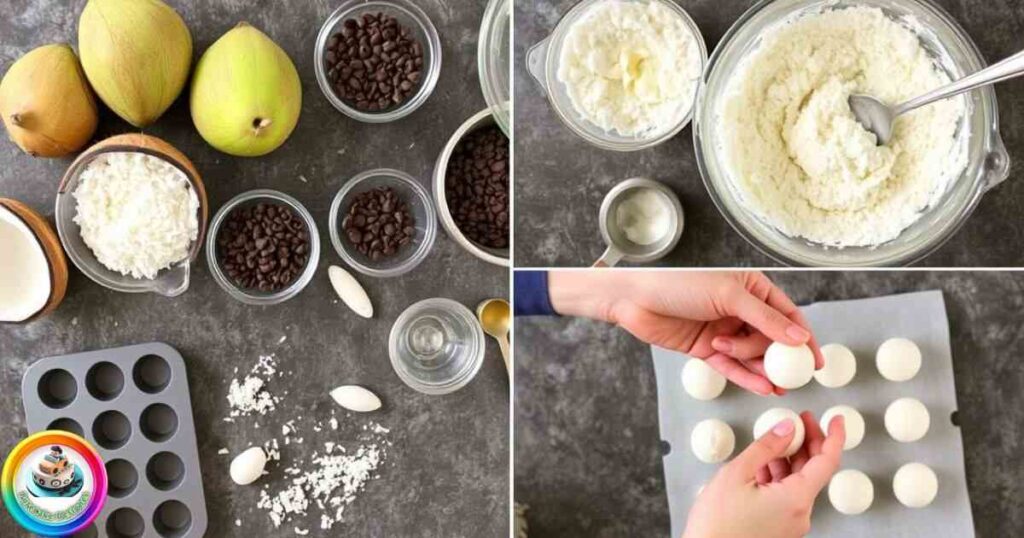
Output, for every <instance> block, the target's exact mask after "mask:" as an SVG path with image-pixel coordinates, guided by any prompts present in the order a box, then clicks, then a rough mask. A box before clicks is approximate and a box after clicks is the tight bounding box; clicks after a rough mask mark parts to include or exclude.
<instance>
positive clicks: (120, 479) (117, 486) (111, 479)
mask: <svg viewBox="0 0 1024 538" xmlns="http://www.w3.org/2000/svg"><path fill="white" fill-rule="evenodd" d="M107 482H108V488H107V494H108V495H110V496H111V497H114V498H117V499H120V498H123V497H127V496H128V495H131V494H132V492H134V491H135V487H136V486H138V485H139V472H138V471H136V470H135V466H134V465H132V464H131V462H129V461H128V460H111V461H108V462H107Z"/></svg>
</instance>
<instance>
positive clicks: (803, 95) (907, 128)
mask: <svg viewBox="0 0 1024 538" xmlns="http://www.w3.org/2000/svg"><path fill="white" fill-rule="evenodd" d="M914 23H915V21H913V20H909V21H904V20H901V21H896V20H893V19H891V18H889V17H888V16H887V15H886V14H885V13H884V12H883V11H882V10H880V9H877V8H868V7H851V8H844V9H835V10H830V11H825V12H822V13H818V14H810V15H802V16H800V17H798V18H795V19H792V20H788V21H784V22H783V23H780V24H777V25H776V26H774V27H772V28H770V29H769V30H767V31H765V32H764V33H763V34H762V36H761V40H762V41H761V43H760V45H759V46H758V48H757V49H756V50H755V51H753V52H752V53H750V55H749V57H747V58H746V59H745V60H744V61H743V62H742V63H741V65H740V66H739V67H738V68H737V69H735V71H734V72H733V73H732V74H730V75H729V80H728V83H727V86H726V92H725V95H723V98H722V104H721V105H720V107H719V110H718V111H717V116H718V117H717V118H716V119H717V122H716V126H715V127H714V128H715V129H718V130H719V131H720V133H721V139H722V140H721V144H722V147H721V151H722V154H723V161H724V164H725V168H726V171H727V174H728V176H729V177H730V179H731V180H732V181H733V182H734V184H735V185H736V186H737V187H738V190H739V191H740V193H741V194H742V202H743V204H744V205H745V206H746V208H747V209H748V210H750V211H752V212H753V213H754V214H756V215H757V216H758V217H760V218H761V219H762V220H763V221H765V222H767V223H768V224H770V225H771V226H773V227H774V228H776V229H777V230H779V231H780V232H782V233H784V234H786V235H788V236H791V237H803V238H805V239H808V240H811V241H814V242H816V243H820V244H822V245H826V246H835V247H855V246H862V247H870V246H875V245H880V244H882V243H885V242H887V241H890V240H892V239H895V238H896V237H898V236H899V235H900V233H901V232H902V231H903V230H905V229H906V228H907V227H909V226H911V225H912V224H914V223H915V222H916V221H917V220H918V219H920V218H921V215H922V214H923V213H924V212H925V211H926V210H927V209H928V208H930V207H932V206H934V205H935V204H936V203H937V202H938V200H939V199H940V198H941V197H942V195H943V194H944V193H945V192H947V190H948V189H949V187H950V185H952V184H954V182H955V181H956V180H957V178H958V177H959V176H960V174H961V173H962V172H963V170H964V168H965V167H966V165H967V154H966V147H967V146H966V142H967V139H968V138H969V136H970V134H969V133H961V132H959V131H958V126H959V125H960V123H961V121H962V119H963V117H964V114H965V101H964V98H963V97H962V96H958V97H955V98H951V99H947V100H944V101H939V102H936V103H932V104H930V105H928V106H925V107H922V108H920V109H917V110H914V111H912V112H910V113H908V114H906V115H904V116H901V117H899V118H898V119H897V120H896V122H895V124H894V133H893V138H892V140H891V141H890V142H889V143H888V144H886V145H885V146H878V145H877V144H876V138H875V135H874V134H872V133H870V132H868V131H867V130H865V129H864V128H863V127H862V126H861V125H860V124H859V123H858V122H857V120H856V118H855V117H854V116H853V112H852V111H851V110H850V107H849V104H848V99H849V96H850V95H851V94H867V95H872V96H875V97H877V98H879V99H881V100H882V101H883V102H886V103H889V104H896V103H901V102H903V101H905V100H907V99H910V98H912V97H916V96H918V95H921V94H923V93H926V92H927V91H929V90H931V89H934V88H936V87H938V86H940V85H942V84H945V83H948V82H949V77H948V76H947V74H946V73H945V72H943V71H942V70H940V69H939V68H938V66H937V65H936V62H935V60H933V59H932V57H931V56H929V54H928V52H927V51H926V50H925V48H924V47H923V46H922V44H921V41H920V39H919V37H918V35H917V34H915V33H914V31H913V29H912V26H913V25H914Z"/></svg>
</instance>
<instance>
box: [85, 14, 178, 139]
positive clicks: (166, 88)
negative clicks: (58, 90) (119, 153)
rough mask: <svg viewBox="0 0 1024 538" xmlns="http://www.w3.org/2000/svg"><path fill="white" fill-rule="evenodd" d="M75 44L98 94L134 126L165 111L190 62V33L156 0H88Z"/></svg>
mask: <svg viewBox="0 0 1024 538" xmlns="http://www.w3.org/2000/svg"><path fill="white" fill-rule="evenodd" d="M78 50H79V53H80V54H81V56H82V67H83V68H84V69H85V74H86V76H87V77H89V82H90V83H91V84H92V87H93V89H94V90H96V94H97V95H99V96H100V99H102V100H103V102H104V103H106V105H107V106H108V107H110V109H111V110H113V111H114V112H115V113H117V115H118V116H121V117H122V118H124V120H125V121H127V122H128V123H130V124H132V125H134V126H136V127H144V126H146V125H149V124H151V123H153V122H155V121H156V120H157V118H159V117H160V116H161V115H163V113H164V112H165V111H166V110H167V108H168V107H170V106H171V104H172V103H174V100H175V99H177V98H178V95H179V94H180V93H181V90H182V89H184V88H185V82H186V81H187V80H188V73H189V68H190V67H191V66H192V35H191V34H190V33H189V31H188V27H187V26H185V21H183V20H182V19H181V17H180V16H179V15H178V13H177V12H176V11H174V9H172V8H171V7H170V6H168V5H167V4H165V3H163V2H161V1H160V0H89V2H88V3H87V4H86V5H85V9H84V10H83V11H82V17H81V18H80V19H79V21H78Z"/></svg>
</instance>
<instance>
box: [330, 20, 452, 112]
mask: <svg viewBox="0 0 1024 538" xmlns="http://www.w3.org/2000/svg"><path fill="white" fill-rule="evenodd" d="M366 13H371V14H376V13H384V14H385V15H390V16H392V17H395V18H396V19H398V21H399V22H400V23H401V24H402V25H403V26H406V27H408V28H409V29H410V30H411V31H412V33H413V35H414V36H415V37H416V39H417V40H418V41H419V42H420V43H421V44H422V45H423V80H422V81H421V82H420V85H419V88H418V89H417V90H416V92H415V93H413V94H412V95H410V96H409V97H408V98H407V99H406V100H405V101H404V102H402V104H400V105H398V107H396V108H393V109H388V110H384V111H381V112H363V111H361V110H359V109H357V108H356V107H354V106H351V105H349V104H348V103H347V102H345V101H344V100H343V99H341V98H340V97H338V95H337V94H335V93H334V89H333V88H332V87H331V82H330V79H329V77H328V74H327V71H328V68H327V60H326V54H327V43H328V41H330V39H331V36H332V35H334V34H335V33H337V32H339V31H341V26H342V24H344V23H345V21H346V20H347V19H351V18H355V17H361V16H363V15H364V14H366ZM315 54H316V55H315V56H314V58H313V66H314V68H315V70H316V82H317V84H318V85H319V86H320V90H321V91H322V92H323V93H324V97H326V98H327V100H328V101H329V102H330V103H331V105H332V106H334V108H336V109H338V111H339V112H341V113H343V114H345V115H346V116H348V117H350V118H353V119H356V120H359V121H362V122H366V123H387V122H390V121H395V120H397V119H399V118H404V117H406V116H408V115H409V114H412V113H413V112H415V111H416V109H418V108H419V107H420V106H422V105H423V103H425V102H426V101H427V98H428V97H430V94H431V93H433V92H434V86H436V85H437V79H438V77H440V76H441V38H440V37H439V36H438V34H437V28H435V27H434V23H432V22H430V17H428V16H427V14H426V13H425V12H424V11H423V10H422V9H420V7H419V6H418V5H416V4H415V3H414V2H411V1H410V0H369V1H367V0H349V1H348V2H345V3H344V4H342V5H341V6H339V7H338V9H336V10H334V13H331V15H330V16H329V17H327V20H326V21H324V24H323V26H322V27H320V33H319V34H317V36H316V47H315Z"/></svg>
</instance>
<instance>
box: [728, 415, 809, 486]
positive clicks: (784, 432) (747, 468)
mask: <svg viewBox="0 0 1024 538" xmlns="http://www.w3.org/2000/svg"><path fill="white" fill-rule="evenodd" d="M794 431H796V425H795V424H793V419H790V418H787V419H783V420H781V421H780V422H779V423H778V424H776V425H775V426H772V429H770V430H768V431H767V432H765V434H764V435H762V436H761V437H760V438H758V439H757V440H756V441H754V442H753V443H750V446H748V447H747V449H746V450H744V451H743V452H741V453H740V455H739V456H736V458H735V459H733V460H732V462H731V463H729V467H730V468H731V471H730V472H732V473H735V474H736V476H738V477H739V478H740V479H741V480H743V481H747V480H753V479H754V477H755V475H756V474H757V471H758V469H760V468H762V467H764V466H765V465H768V462H770V461H772V460H774V459H778V458H781V457H783V456H782V455H783V454H785V453H786V448H788V447H789V443H790V442H791V441H792V440H793V435H794V433H793V432H794Z"/></svg>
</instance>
